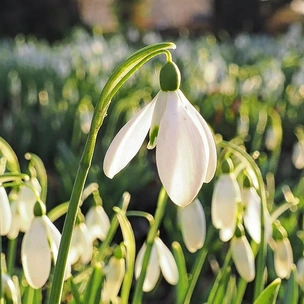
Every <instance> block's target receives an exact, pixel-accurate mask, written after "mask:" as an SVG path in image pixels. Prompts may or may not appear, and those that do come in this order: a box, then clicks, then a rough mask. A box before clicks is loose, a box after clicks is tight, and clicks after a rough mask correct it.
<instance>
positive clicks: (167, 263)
mask: <svg viewBox="0 0 304 304" xmlns="http://www.w3.org/2000/svg"><path fill="white" fill-rule="evenodd" d="M145 251H146V244H143V246H142V247H141V249H140V250H139V252H138V255H137V258H136V261H135V277H136V279H138V277H139V275H140V272H141V268H142V262H143V258H144V254H145ZM160 271H161V272H162V274H163V276H164V278H165V279H166V281H167V282H168V283H169V284H171V285H176V284H177V282H178V279H179V274H178V269H177V265H176V262H175V259H174V257H173V255H172V253H171V251H170V250H169V249H168V247H167V246H166V245H165V244H164V243H163V242H162V240H161V239H160V238H159V237H156V238H155V240H154V243H153V247H152V251H151V255H150V260H149V264H148V267H147V272H146V277H145V280H144V285H143V291H145V292H149V291H151V290H152V289H153V288H154V287H155V285H156V283H157V281H158V278H159V275H160Z"/></svg>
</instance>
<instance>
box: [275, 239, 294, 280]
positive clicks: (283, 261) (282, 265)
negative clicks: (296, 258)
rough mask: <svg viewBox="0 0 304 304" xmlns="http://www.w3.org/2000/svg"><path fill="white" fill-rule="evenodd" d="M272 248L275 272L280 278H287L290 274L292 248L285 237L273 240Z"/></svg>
mask: <svg viewBox="0 0 304 304" xmlns="http://www.w3.org/2000/svg"><path fill="white" fill-rule="evenodd" d="M273 250H274V268H275V271H276V274H277V276H278V277H279V278H281V279H284V278H286V279H288V278H289V276H290V272H291V268H292V264H293V254H292V248H291V245H290V242H289V239H288V238H287V237H283V239H279V240H276V241H275V246H274V248H273Z"/></svg>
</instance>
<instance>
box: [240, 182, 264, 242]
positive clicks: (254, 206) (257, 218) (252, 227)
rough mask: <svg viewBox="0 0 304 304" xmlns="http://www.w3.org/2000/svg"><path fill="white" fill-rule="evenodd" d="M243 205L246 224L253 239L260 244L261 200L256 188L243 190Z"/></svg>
mask: <svg viewBox="0 0 304 304" xmlns="http://www.w3.org/2000/svg"><path fill="white" fill-rule="evenodd" d="M242 203H243V204H244V205H245V207H246V210H245V214H244V224H245V227H246V229H247V230H248V233H249V234H250V236H251V238H252V239H253V240H254V241H255V242H256V243H257V244H259V243H260V241H261V198H260V197H259V195H258V194H257V192H256V190H255V188H253V187H250V188H244V189H243V190H242Z"/></svg>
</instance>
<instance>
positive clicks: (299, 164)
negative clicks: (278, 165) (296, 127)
mask: <svg viewBox="0 0 304 304" xmlns="http://www.w3.org/2000/svg"><path fill="white" fill-rule="evenodd" d="M292 162H293V164H294V166H295V167H296V168H297V169H299V170H300V169H303V168H304V140H300V141H298V142H297V143H296V144H295V145H294V147H293V152H292Z"/></svg>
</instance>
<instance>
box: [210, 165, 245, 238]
mask: <svg viewBox="0 0 304 304" xmlns="http://www.w3.org/2000/svg"><path fill="white" fill-rule="evenodd" d="M227 164H228V166H229V167H230V166H231V164H232V163H231V161H230V160H229V159H228V160H227ZM231 170H232V167H230V168H229V169H228V170H227V171H229V173H228V172H227V171H226V170H224V173H223V174H222V175H220V177H219V178H218V180H217V181H216V184H215V187H214V191H213V196H212V202H211V217H212V223H213V225H214V227H215V228H217V229H220V239H221V240H222V241H223V242H227V241H229V240H230V239H231V238H232V236H233V235H234V231H235V226H236V221H237V212H238V202H240V201H241V191H240V188H239V185H238V183H237V181H236V177H235V175H234V173H233V172H231ZM225 171H226V172H225Z"/></svg>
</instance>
